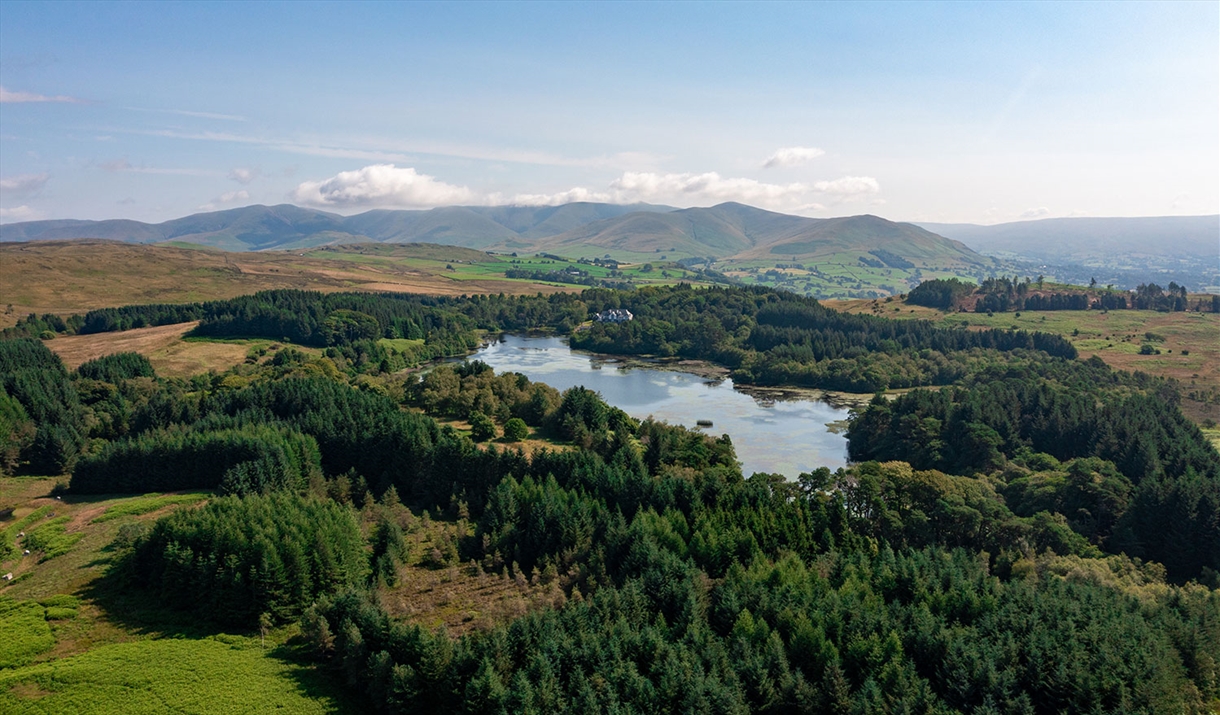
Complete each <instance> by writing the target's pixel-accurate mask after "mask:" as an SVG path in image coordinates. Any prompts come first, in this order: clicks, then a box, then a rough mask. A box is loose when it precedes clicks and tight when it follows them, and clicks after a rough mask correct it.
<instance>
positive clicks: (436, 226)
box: [0, 203, 991, 267]
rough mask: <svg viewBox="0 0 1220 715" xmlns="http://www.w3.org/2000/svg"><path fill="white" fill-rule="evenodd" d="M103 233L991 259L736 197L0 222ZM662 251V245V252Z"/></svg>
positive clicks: (247, 245)
mask: <svg viewBox="0 0 1220 715" xmlns="http://www.w3.org/2000/svg"><path fill="white" fill-rule="evenodd" d="M73 238H102V239H111V240H118V241H126V242H132V243H160V242H165V241H181V242H187V243H192V244H199V245H205V246H212V247H216V248H221V249H224V250H229V251H262V250H272V249H279V250H289V249H299V248H307V247H313V246H319V245H325V244H336V243H354V242H367V241H376V242H383V243H418V242H426V243H439V244H446V245H454V246H465V247H469V248H477V249H483V250H501V251H516V250H527V251H551V252H555V253H560V254H564V255H572V256H581V255H593V254H599V253H601V252H611V251H613V252H628V253H634V254H652V253H658V252H660V253H664V254H665V255H666V256H668V257H670V258H671V259H673V258H679V257H683V256H701V257H712V258H717V259H723V258H737V259H743V260H744V259H758V260H764V261H772V262H774V261H783V260H797V261H801V260H810V259H813V258H817V257H822V256H836V255H837V256H840V257H841V258H848V259H850V260H851V261H854V260H856V257H859V256H867V254H868V253H869V252H874V251H876V252H879V253H880V254H882V255H886V256H891V257H892V256H897V257H899V258H901V259H905V260H908V261H911V262H912V263H914V264H916V265H938V266H950V265H952V266H959V267H960V266H971V267H982V266H988V265H991V260H990V259H987V258H984V257H983V256H980V255H978V254H977V253H975V252H974V251H972V250H970V249H969V248H967V247H966V246H965V245H964V244H962V243H960V242H958V241H953V240H949V239H946V238H943V237H941V236H938V235H936V234H935V233H932V232H930V231H928V230H925V229H923V228H920V227H918V226H915V225H914V224H909V223H895V222H893V221H887V220H885V219H883V218H878V217H876V216H850V217H845V218H834V219H813V218H804V217H801V216H790V215H787V214H781V213H776V212H773V211H764V210H762V209H757V208H754V207H751V206H746V205H743V204H738V203H724V204H720V205H718V206H712V207H710V208H691V209H674V208H672V207H669V206H653V205H648V204H635V205H628V206H623V205H616V204H598V203H571V204H564V205H562V206H546V207H524V206H499V207H477V206H453V207H445V208H437V209H431V210H427V211H390V210H376V211H368V212H366V213H362V214H357V215H355V216H340V215H338V214H333V213H328V212H325V211H316V210H312V209H304V208H300V207H297V206H292V205H286V204H285V205H280V206H247V207H244V208H238V209H230V210H227V211H216V212H211V213H202V214H195V215H192V216H187V217H185V218H180V219H174V220H172V221H166V222H164V223H159V224H147V223H140V222H138V221H128V220H110V221H29V222H25V223H13V224H6V225H3V226H0V241H7V242H12V241H34V240H54V239H73ZM671 254H672V255H671Z"/></svg>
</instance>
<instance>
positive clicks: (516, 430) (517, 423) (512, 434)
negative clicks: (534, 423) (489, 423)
mask: <svg viewBox="0 0 1220 715" xmlns="http://www.w3.org/2000/svg"><path fill="white" fill-rule="evenodd" d="M529 436H530V428H529V427H527V426H526V424H525V420H523V419H521V418H520V417H514V418H512V419H511V420H509V421H508V422H505V423H504V439H506V440H507V441H509V442H520V441H521V440H523V439H525V438H526V437H529Z"/></svg>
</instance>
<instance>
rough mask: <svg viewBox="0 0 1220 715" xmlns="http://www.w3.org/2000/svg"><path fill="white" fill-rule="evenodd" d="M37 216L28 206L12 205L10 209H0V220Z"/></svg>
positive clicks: (25, 219) (17, 219)
mask: <svg viewBox="0 0 1220 715" xmlns="http://www.w3.org/2000/svg"><path fill="white" fill-rule="evenodd" d="M33 218H37V214H36V212H35V211H34V209H32V208H30V207H29V206H24V205H23V206H14V207H13V208H11V209H0V221H29V220H30V219H33Z"/></svg>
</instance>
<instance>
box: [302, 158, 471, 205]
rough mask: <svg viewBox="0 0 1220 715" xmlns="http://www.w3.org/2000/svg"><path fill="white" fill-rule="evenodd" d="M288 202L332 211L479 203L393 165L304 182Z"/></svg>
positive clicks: (462, 192)
mask: <svg viewBox="0 0 1220 715" xmlns="http://www.w3.org/2000/svg"><path fill="white" fill-rule="evenodd" d="M292 198H293V200H295V201H297V202H298V203H302V204H307V205H311V206H328V207H335V208H359V207H369V208H373V207H383V208H429V207H433V206H444V205H449V204H460V203H483V201H481V200H480V199H479V198H478V197H477V196H476V195H475V193H474V192H472V191H471V190H470V189H467V188H466V187H464V186H454V185H453V184H446V183H445V182H443V181H440V180H438V179H435V178H433V177H431V176H428V175H427V174H420V173H417V172H416V171H415V169H412V168H411V167H402V168H399V167H397V166H394V165H393V164H374V165H372V166H366V167H364V168H363V169H357V170H356V171H343V172H340V173H338V174H336V175H335V176H332V177H331V178H329V179H326V180H325V181H306V182H304V183H302V184H301V185H300V186H298V187H297V188H296V191H294V192H293V193H292Z"/></svg>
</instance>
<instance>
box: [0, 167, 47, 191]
mask: <svg viewBox="0 0 1220 715" xmlns="http://www.w3.org/2000/svg"><path fill="white" fill-rule="evenodd" d="M50 178H51V175H50V174H47V173H45V172H44V173H42V174H20V175H18V176H10V177H9V178H7V179H0V191H3V192H5V193H10V194H17V195H19V196H28V195H30V194H36V193H38V192H39V191H41V190H42V187H44V186H46V185H47V180H49V179H50Z"/></svg>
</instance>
